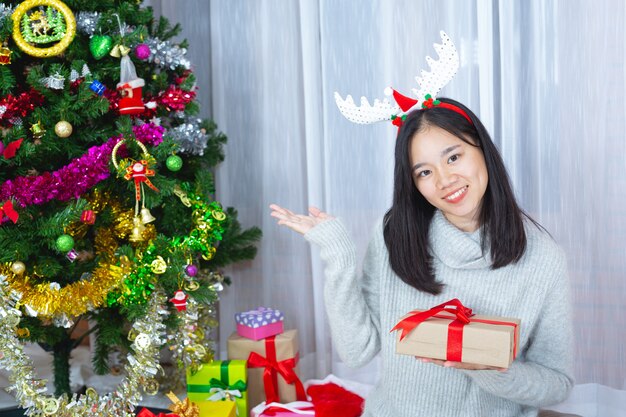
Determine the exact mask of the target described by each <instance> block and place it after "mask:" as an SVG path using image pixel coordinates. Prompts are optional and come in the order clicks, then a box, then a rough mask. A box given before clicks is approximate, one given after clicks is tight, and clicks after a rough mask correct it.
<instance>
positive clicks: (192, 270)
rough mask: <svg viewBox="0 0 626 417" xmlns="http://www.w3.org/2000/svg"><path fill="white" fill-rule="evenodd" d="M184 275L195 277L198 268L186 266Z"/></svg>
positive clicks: (191, 265)
mask: <svg viewBox="0 0 626 417" xmlns="http://www.w3.org/2000/svg"><path fill="white" fill-rule="evenodd" d="M185 273H186V274H187V275H189V276H190V277H195V276H196V274H197V273H198V267H197V266H195V265H193V264H190V265H187V266H186V267H185Z"/></svg>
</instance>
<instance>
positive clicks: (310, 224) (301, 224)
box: [270, 204, 334, 234]
mask: <svg viewBox="0 0 626 417" xmlns="http://www.w3.org/2000/svg"><path fill="white" fill-rule="evenodd" d="M270 209H271V210H272V212H271V213H270V214H271V216H272V217H275V218H277V219H278V224H280V225H283V226H287V227H288V228H290V229H291V230H295V231H296V232H298V233H301V234H305V233H306V232H308V231H309V230H311V229H312V228H314V227H315V226H317V225H318V224H320V223H323V222H325V221H327V220H331V219H334V217H333V216H331V215H330V214H328V213H324V212H323V211H321V210H320V209H318V208H317V207H309V214H308V215H306V214H295V213H293V212H292V211H291V210H288V209H286V208H283V207H280V206H279V205H277V204H270Z"/></svg>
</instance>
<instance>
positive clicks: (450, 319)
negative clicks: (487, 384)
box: [391, 298, 520, 368]
mask: <svg viewBox="0 0 626 417" xmlns="http://www.w3.org/2000/svg"><path fill="white" fill-rule="evenodd" d="M519 326H520V320H519V319H516V318H508V317H496V316H484V315H474V314H473V313H472V310H471V309H470V308H467V307H465V306H464V305H463V304H461V302H460V301H459V300H458V299H456V298H455V299H453V300H450V301H448V302H445V303H443V304H440V305H438V306H435V307H433V308H431V309H430V310H414V311H411V312H410V313H408V314H407V315H405V316H404V317H402V319H401V320H400V321H399V322H398V324H396V325H395V327H394V328H393V329H391V331H392V332H393V331H395V330H401V331H400V332H398V339H397V343H396V353H400V354H403V355H411V356H420V357H425V358H433V359H441V360H448V361H455V362H465V363H472V364H478V365H486V366H494V367H499V368H508V367H509V366H510V365H511V362H513V360H514V359H515V357H516V355H517V349H518V340H519Z"/></svg>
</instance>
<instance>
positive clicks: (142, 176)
mask: <svg viewBox="0 0 626 417" xmlns="http://www.w3.org/2000/svg"><path fill="white" fill-rule="evenodd" d="M148 177H154V170H152V169H149V168H148V161H146V160H144V159H142V160H141V161H135V162H134V163H133V164H132V165H130V166H129V167H127V168H126V175H124V179H126V180H128V181H130V180H131V179H132V180H133V181H135V199H136V200H137V201H139V200H141V184H142V183H146V185H147V186H148V187H150V188H151V189H152V190H154V191H156V192H157V193H158V192H159V189H158V188H156V187H155V186H154V184H152V182H151V181H150V179H148Z"/></svg>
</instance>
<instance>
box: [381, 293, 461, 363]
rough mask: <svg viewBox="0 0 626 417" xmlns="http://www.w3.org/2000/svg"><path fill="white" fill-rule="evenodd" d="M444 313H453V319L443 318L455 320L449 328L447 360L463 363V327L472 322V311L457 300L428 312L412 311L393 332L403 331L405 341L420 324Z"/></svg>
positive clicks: (401, 337) (402, 335)
mask: <svg viewBox="0 0 626 417" xmlns="http://www.w3.org/2000/svg"><path fill="white" fill-rule="evenodd" d="M442 311H445V312H448V313H452V314H453V315H454V316H453V317H448V316H445V317H442V318H450V319H454V320H453V321H452V322H451V323H450V325H449V326H448V348H447V360H449V361H455V362H462V360H461V359H462V351H463V327H464V326H465V325H466V324H467V323H469V322H470V317H471V316H472V315H473V314H472V309H471V308H467V307H465V306H464V305H463V304H462V303H461V302H460V301H459V300H458V299H457V298H454V299H452V300H450V301H446V302H445V303H442V304H439V305H438V306H435V307H433V308H431V309H430V310H426V311H412V312H410V313H409V315H408V316H407V317H405V318H404V319H402V320H400V321H399V322H398V323H397V324H396V325H395V326H394V327H393V329H391V331H392V332H393V331H395V330H402V333H401V334H400V340H402V339H404V338H405V337H406V335H407V334H409V333H410V332H411V330H413V329H414V328H415V327H417V325H418V324H420V323H421V322H423V321H425V320H427V319H429V318H430V317H433V316H434V315H436V314H438V313H441V312H442Z"/></svg>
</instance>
